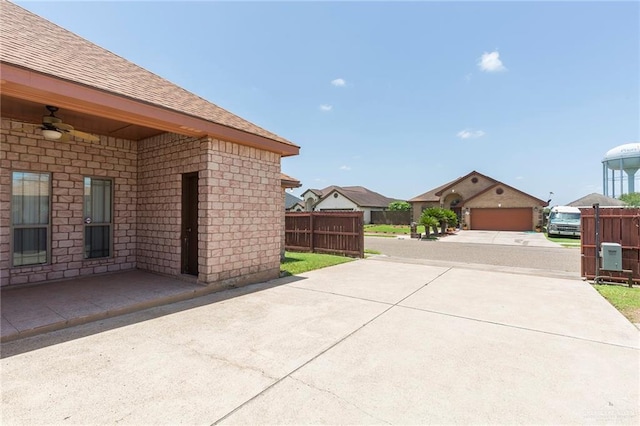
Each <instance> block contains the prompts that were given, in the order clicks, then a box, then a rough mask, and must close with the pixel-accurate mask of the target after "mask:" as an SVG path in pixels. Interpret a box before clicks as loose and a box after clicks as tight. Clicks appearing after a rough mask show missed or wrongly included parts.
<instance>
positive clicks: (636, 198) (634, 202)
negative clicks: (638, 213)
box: [620, 192, 640, 207]
mask: <svg viewBox="0 0 640 426" xmlns="http://www.w3.org/2000/svg"><path fill="white" fill-rule="evenodd" d="M620 200H622V201H624V202H625V203H627V205H628V206H631V207H640V192H630V193H628V194H622V195H621V196H620Z"/></svg>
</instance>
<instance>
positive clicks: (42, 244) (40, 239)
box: [13, 228, 47, 266]
mask: <svg viewBox="0 0 640 426" xmlns="http://www.w3.org/2000/svg"><path fill="white" fill-rule="evenodd" d="M40 263H47V228H22V229H14V230H13V265H14V266H21V265H34V264H40Z"/></svg>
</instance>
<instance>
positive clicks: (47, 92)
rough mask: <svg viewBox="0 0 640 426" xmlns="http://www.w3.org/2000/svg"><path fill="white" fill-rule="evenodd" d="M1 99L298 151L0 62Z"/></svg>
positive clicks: (281, 151) (283, 153)
mask: <svg viewBox="0 0 640 426" xmlns="http://www.w3.org/2000/svg"><path fill="white" fill-rule="evenodd" d="M0 76H1V77H0V91H2V94H3V95H6V96H10V97H14V98H18V99H25V100H28V101H32V102H39V103H42V104H43V105H55V106H57V107H59V108H66V109H70V110H74V111H81V112H84V113H87V114H92V115H95V116H99V117H105V118H109V119H113V120H119V121H123V122H126V123H131V124H136V125H140V126H145V127H150V128H155V129H158V130H162V131H165V132H170V133H177V134H182V135H187V136H194V137H204V136H210V137H212V138H216V139H217V138H219V139H223V140H226V141H230V142H236V143H239V144H241V145H245V146H250V147H254V148H259V149H263V150H265V151H270V152H275V153H278V154H279V155H281V156H282V157H288V156H292V155H298V154H299V152H300V147H299V146H297V145H294V144H292V143H291V144H287V143H283V142H279V141H275V140H273V139H269V138H266V137H264V136H259V135H256V134H253V133H248V132H245V131H242V130H238V129H234V128H231V127H227V126H224V125H221V124H218V123H214V122H211V121H207V120H203V119H201V118H197V117H193V116H191V115H187V114H183V113H180V112H177V111H173V110H169V109H167V108H163V107H159V106H157V105H153V104H149V103H145V102H141V101H139V100H136V99H132V98H127V97H125V96H122V95H117V94H114V93H110V92H106V91H103V90H99V89H96V88H93V87H89V86H86V85H82V84H78V83H74V82H71V81H68V80H63V79H60V78H57V77H53V76H50V75H46V74H41V73H38V72H35V71H33V70H29V69H26V68H22V67H18V66H15V65H12V64H8V63H6V62H0Z"/></svg>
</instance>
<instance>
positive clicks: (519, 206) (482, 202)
mask: <svg viewBox="0 0 640 426" xmlns="http://www.w3.org/2000/svg"><path fill="white" fill-rule="evenodd" d="M409 203H411V205H412V208H413V220H414V221H416V222H418V221H419V220H420V215H421V214H422V211H423V210H425V209H426V208H428V207H444V208H447V209H452V210H453V211H455V212H456V214H457V215H458V218H459V220H460V223H461V224H466V225H467V228H468V229H476V230H495V231H531V230H533V229H534V228H535V227H536V226H537V225H539V224H542V214H543V213H542V210H543V207H545V206H547V204H548V203H547V202H545V201H543V200H541V199H539V198H536V197H533V196H531V195H529V194H526V193H524V192H522V191H520V190H518V189H516V188H514V187H512V186H509V185H507V184H505V183H503V182H499V181H497V180H495V179H493V178H491V177H489V176H485V175H483V174H481V173H478V172H476V171H472V172H471V173H469V174H467V175H465V176H462V177H460V178H458V179H455V180H453V181H451V182H448V183H445V184H444V185H441V186H439V187H437V188H434V189H432V190H430V191H427V192H425V193H424V194H421V195H418V196H417V197H414V198H412V199H411V200H409Z"/></svg>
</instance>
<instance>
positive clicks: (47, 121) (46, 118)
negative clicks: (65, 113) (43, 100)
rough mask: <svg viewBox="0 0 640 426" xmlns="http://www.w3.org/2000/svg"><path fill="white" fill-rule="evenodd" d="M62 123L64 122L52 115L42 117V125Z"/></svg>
mask: <svg viewBox="0 0 640 426" xmlns="http://www.w3.org/2000/svg"><path fill="white" fill-rule="evenodd" d="M57 123H62V120H61V119H59V118H58V117H53V116H51V115H45V116H43V117H42V124H57Z"/></svg>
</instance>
